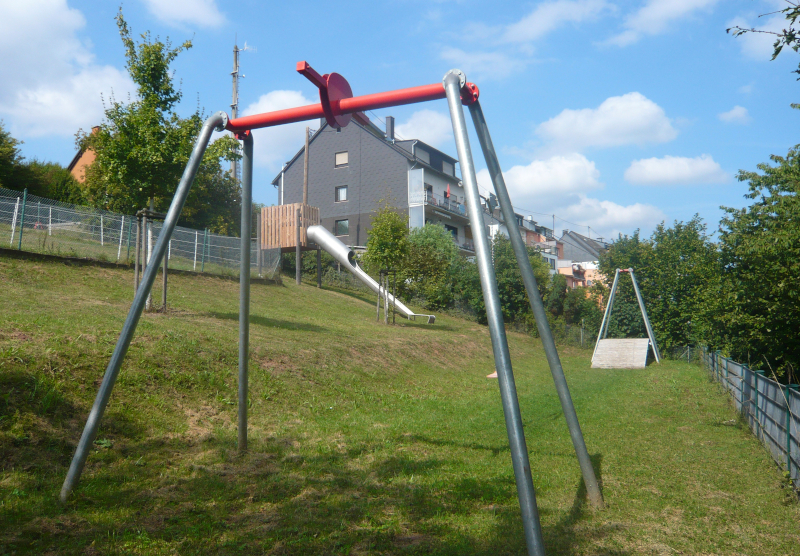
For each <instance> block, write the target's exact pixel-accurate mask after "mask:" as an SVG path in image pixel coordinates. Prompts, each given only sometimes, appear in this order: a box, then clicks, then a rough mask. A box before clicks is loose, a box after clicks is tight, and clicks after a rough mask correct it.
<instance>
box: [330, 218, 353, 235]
mask: <svg viewBox="0 0 800 556" xmlns="http://www.w3.org/2000/svg"><path fill="white" fill-rule="evenodd" d="M333 235H335V236H349V235H350V221H349V220H337V221H336V222H335V223H334V225H333Z"/></svg>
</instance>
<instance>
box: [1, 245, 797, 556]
mask: <svg viewBox="0 0 800 556" xmlns="http://www.w3.org/2000/svg"><path fill="white" fill-rule="evenodd" d="M130 274H131V271H130V270H122V269H108V268H99V267H93V266H74V265H72V266H67V265H64V264H61V263H57V262H43V261H26V260H20V259H10V258H2V257H0V306H1V307H2V311H0V467H1V469H0V554H14V553H16V554H353V555H361V554H441V555H460V554H478V555H487V556H488V555H491V556H498V555H504V554H524V553H525V547H524V540H523V536H522V527H521V523H520V517H519V506H518V503H517V500H516V487H515V484H514V479H513V472H512V469H511V462H510V455H509V451H508V442H507V438H506V435H505V425H504V421H503V414H502V409H501V406H500V397H499V393H498V390H497V382H496V381H493V380H487V379H486V378H485V376H486V374H488V373H490V372H492V371H493V360H492V357H491V348H490V342H489V337H488V333H487V331H486V329H485V328H484V327H481V326H478V325H476V324H474V323H472V322H468V321H464V320H460V319H457V318H454V317H450V316H447V315H440V316H439V317H438V318H437V321H436V324H435V325H433V326H427V325H424V324H415V323H408V322H406V321H403V325H398V326H388V327H387V326H384V325H379V324H376V323H375V305H374V299H372V298H371V297H365V296H362V295H361V294H357V293H353V292H345V291H334V290H317V289H316V288H313V287H309V286H302V287H296V286H294V284H293V283H291V281H290V280H285V281H284V285H283V286H264V285H255V286H254V287H253V292H252V324H251V347H252V358H251V382H250V386H251V390H250V393H251V396H250V406H251V407H250V428H249V438H250V450H249V452H248V453H247V454H246V455H243V456H240V455H238V454H237V449H236V428H235V425H236V374H237V353H238V351H237V350H238V347H237V339H238V323H237V318H238V316H237V308H238V284H236V283H235V282H231V281H227V280H222V279H216V278H213V277H202V276H175V277H174V278H172V279H171V282H170V311H169V312H168V313H167V314H156V313H153V314H146V315H144V316H143V318H142V320H141V323H140V325H139V331H138V333H137V335H136V337H135V338H134V341H133V343H132V345H131V348H130V350H129V353H128V357H127V359H126V362H125V364H124V365H123V368H122V372H121V374H120V378H119V380H118V382H117V385H116V388H115V390H114V393H113V395H112V398H111V403H110V405H109V407H108V410H107V412H106V415H105V417H104V419H103V423H102V426H101V430H100V433H99V434H98V437H97V438H98V440H97V441H96V442H95V450H94V452H93V453H92V454H91V456H90V457H89V460H88V463H87V466H86V469H85V471H84V474H83V477H82V479H81V482H80V484H79V485H78V487H77V489H76V491H75V493H74V496H73V497H72V499H71V501H70V502H69V503H68V504H66V505H65V506H62V505H61V504H60V503H59V502H58V501H57V496H58V492H59V490H60V488H61V484H62V482H63V479H64V475H65V473H66V468H67V466H68V465H69V461H70V458H71V457H72V454H73V451H74V447H75V445H76V443H77V440H78V438H79V436H80V433H81V430H82V427H83V425H84V422H85V418H86V415H87V413H88V410H89V408H90V407H91V404H92V402H93V400H94V397H95V394H96V392H97V387H98V385H99V383H100V380H101V378H102V375H103V372H104V370H105V367H106V365H107V363H108V359H109V356H110V354H111V351H112V350H113V347H114V344H115V341H116V339H117V335H118V334H119V330H120V328H121V326H122V322H123V320H124V318H125V315H126V313H127V310H128V308H129V304H130V301H131V299H130V298H131V291H130V290H131V288H130V283H131V276H130ZM509 342H510V348H511V354H512V360H513V362H514V368H515V375H516V381H517V387H518V390H519V397H520V404H521V407H522V416H523V422H524V424H525V433H526V436H527V441H528V448H529V452H530V460H531V466H532V473H533V480H534V484H535V486H536V489H537V497H538V503H539V508H540V513H541V519H542V527H543V531H544V542H545V545H546V547H547V550H548V554H551V555H555V554H566V555H583V554H596V555H606V556H610V555H615V556H622V555H638V554H642V555H645V554H647V555H650V554H727V555H739V554H748V555H754V554H764V555H782V554H786V555H790V554H791V555H796V554H798V552H800V525H798V523H800V505H798V503H797V500H796V498H795V497H794V496H793V495H792V494H791V493H790V491H789V489H788V488H787V485H786V484H785V482H784V481H783V479H782V475H781V472H780V470H778V469H777V468H776V467H775V465H774V464H773V463H772V460H771V458H770V456H769V454H768V453H767V452H766V451H765V450H764V449H763V448H762V447H761V446H760V445H759V443H758V441H757V440H756V439H754V438H753V437H752V436H751V435H750V433H749V432H748V430H747V429H746V427H744V426H742V425H741V424H739V422H738V421H737V420H736V415H735V413H734V412H733V410H732V409H731V407H730V404H729V402H728V399H727V398H726V396H725V395H724V394H723V393H721V392H720V391H719V390H718V389H717V387H716V386H715V385H714V384H712V383H710V382H709V381H708V379H707V376H706V374H705V371H703V370H702V369H701V368H700V367H699V366H696V365H689V364H687V363H685V362H665V363H663V364H662V365H651V366H650V367H648V368H647V369H646V370H641V371H613V370H611V371H607V370H592V369H589V352H587V351H585V350H578V349H574V348H563V349H561V356H562V361H563V363H564V368H565V372H566V374H567V380H568V381H569V384H570V387H571V390H572V396H573V399H574V401H575V405H576V407H577V411H578V415H579V418H580V420H581V425H582V427H583V431H584V435H585V437H586V443H587V445H588V448H589V452H590V454H591V455H592V458H593V462H594V466H595V469H596V471H597V473H598V476H599V478H600V479H601V481H602V485H603V492H604V495H605V498H606V502H607V506H608V507H607V509H605V510H603V511H593V510H591V509H590V508H589V507H588V506H587V503H586V500H585V491H584V489H583V487H582V486H581V477H580V471H579V469H578V465H577V462H576V459H575V456H574V452H573V449H572V445H571V443H570V440H569V435H568V432H567V429H566V425H565V423H564V419H563V416H562V414H561V410H560V405H559V402H558V398H557V396H556V393H555V390H554V388H553V385H552V380H551V378H550V374H549V371H548V369H547V366H546V362H545V359H544V356H543V352H542V349H541V347H540V345H539V343H538V340H534V339H532V338H529V337H526V336H523V335H520V334H516V333H513V332H512V333H509Z"/></svg>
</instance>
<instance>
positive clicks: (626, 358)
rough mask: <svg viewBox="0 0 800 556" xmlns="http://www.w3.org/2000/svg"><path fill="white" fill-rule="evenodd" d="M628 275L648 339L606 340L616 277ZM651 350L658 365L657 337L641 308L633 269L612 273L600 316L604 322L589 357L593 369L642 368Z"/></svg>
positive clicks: (617, 280) (642, 306)
mask: <svg viewBox="0 0 800 556" xmlns="http://www.w3.org/2000/svg"><path fill="white" fill-rule="evenodd" d="M620 274H629V275H630V277H631V281H632V282H633V290H634V291H635V292H636V300H637V301H638V302H639V309H641V311H642V318H643V319H644V326H645V328H646V329H647V336H648V337H647V338H622V339H606V336H608V327H609V323H610V322H611V307H612V306H613V305H614V299H615V296H616V294H617V285H618V284H619V275H620ZM650 348H652V349H653V356H655V358H656V363H660V362H661V355H660V354H659V352H658V345H657V344H656V336H655V334H653V327H652V326H651V325H650V319H649V318H647V309H645V308H644V301H643V300H642V294H641V292H640V291H639V285H638V284H637V283H636V276H635V275H634V274H633V269H632V268H622V269H620V268H618V269H617V271H616V272H615V273H614V284H613V285H612V286H611V293H610V294H609V296H608V303H607V304H606V310H605V313H604V314H603V322H602V323H601V324H600V332H598V334H597V343H596V344H595V346H594V353H593V354H592V368H593V369H644V368H645V367H646V366H647V356H648V354H649V351H650Z"/></svg>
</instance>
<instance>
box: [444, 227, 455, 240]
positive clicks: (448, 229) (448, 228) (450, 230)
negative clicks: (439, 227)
mask: <svg viewBox="0 0 800 556" xmlns="http://www.w3.org/2000/svg"><path fill="white" fill-rule="evenodd" d="M444 227H445V229H446V230H447V231H448V232H450V233H451V234H453V239H458V228H456V227H455V226H450V225H448V224H445V225H444Z"/></svg>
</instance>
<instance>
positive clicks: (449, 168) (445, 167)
mask: <svg viewBox="0 0 800 556" xmlns="http://www.w3.org/2000/svg"><path fill="white" fill-rule="evenodd" d="M442 172H444V173H445V174H447V175H448V176H455V175H456V174H455V170H454V168H453V165H452V164H450V163H449V162H447V161H446V160H443V161H442Z"/></svg>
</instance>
